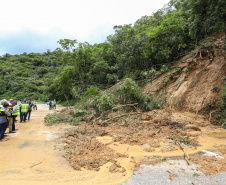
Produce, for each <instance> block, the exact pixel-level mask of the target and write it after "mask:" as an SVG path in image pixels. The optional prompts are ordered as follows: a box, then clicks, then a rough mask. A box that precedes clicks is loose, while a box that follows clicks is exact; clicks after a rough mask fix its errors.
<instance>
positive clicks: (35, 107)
mask: <svg viewBox="0 0 226 185" xmlns="http://www.w3.org/2000/svg"><path fill="white" fill-rule="evenodd" d="M35 109H36V110H37V109H38V108H37V102H36V101H35V102H34V110H35Z"/></svg>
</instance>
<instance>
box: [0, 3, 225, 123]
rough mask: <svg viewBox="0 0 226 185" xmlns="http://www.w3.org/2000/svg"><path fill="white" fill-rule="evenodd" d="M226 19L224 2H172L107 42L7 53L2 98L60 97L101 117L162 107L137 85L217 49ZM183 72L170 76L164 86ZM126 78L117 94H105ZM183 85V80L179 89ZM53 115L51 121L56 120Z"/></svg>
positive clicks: (72, 42)
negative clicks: (125, 108) (129, 106)
mask: <svg viewBox="0 0 226 185" xmlns="http://www.w3.org/2000/svg"><path fill="white" fill-rule="evenodd" d="M225 17H226V9H225V1H224V0H218V1H211V0H170V1H169V3H168V4H167V5H165V6H164V7H163V8H162V9H160V10H158V11H157V12H155V13H153V14H152V15H150V16H143V17H141V18H140V19H138V20H137V21H136V22H135V23H134V24H133V25H132V24H127V25H117V26H114V30H115V33H114V34H112V35H109V36H108V37H107V40H106V42H103V43H99V44H93V45H91V44H89V43H87V42H84V43H81V42H78V41H77V40H69V39H61V40H60V41H58V42H59V44H60V45H61V47H62V49H59V48H57V49H56V50H55V51H53V52H50V51H49V50H48V51H47V52H45V53H43V54H38V53H30V54H27V53H23V54H21V55H10V54H5V55H4V56H2V57H0V62H1V66H0V72H1V75H0V77H1V80H0V85H1V89H0V98H1V99H2V98H7V99H8V98H15V99H18V100H21V99H23V98H32V99H36V100H38V101H47V100H49V99H56V100H57V102H58V103H60V102H61V103H62V104H65V102H66V97H67V99H68V101H69V103H70V104H71V105H73V106H74V105H76V107H77V108H79V109H80V110H86V109H87V108H88V107H92V108H93V109H95V111H96V113H97V114H101V113H103V112H104V111H106V110H109V109H110V108H112V107H113V106H114V105H117V104H122V103H139V108H140V109H142V110H152V109H156V108H160V107H161V106H162V104H163V103H164V100H165V98H164V95H162V96H159V97H157V96H152V97H149V98H147V97H144V96H143V95H142V92H141V89H140V87H139V86H138V85H137V84H139V85H144V83H146V82H148V81H150V80H152V79H154V78H156V77H157V76H159V75H160V74H161V73H164V72H166V71H168V70H169V68H170V66H171V65H172V64H173V63H174V62H175V61H176V60H177V59H178V58H179V57H181V56H184V55H185V54H188V53H189V52H190V51H191V50H194V49H195V48H196V49H197V48H199V47H212V46H211V41H208V40H205V38H207V37H208V36H209V35H213V34H217V33H219V32H222V31H225V30H226V29H225V28H226V25H225V24H226V21H225ZM203 41H204V42H203ZM198 43H202V44H201V46H198ZM187 70H188V69H187ZM180 72H181V71H180V69H175V70H174V72H172V73H169V75H168V77H167V78H166V79H164V82H163V87H164V86H166V85H167V84H168V83H169V82H170V81H171V80H172V79H173V76H174V75H176V74H178V73H180ZM125 78H128V79H127V80H126V83H125V84H123V85H122V86H121V87H120V89H119V90H118V91H117V92H111V93H107V94H104V93H102V91H103V90H105V89H107V88H109V87H111V86H112V85H114V84H116V83H117V82H119V81H120V80H122V79H125ZM134 81H137V82H138V83H135V82H134ZM179 86H180V82H179V83H178V85H177V86H176V87H175V89H178V88H179ZM116 95H117V96H116ZM224 97H225V96H224ZM222 101H224V100H222ZM224 106H225V105H222V107H224ZM222 110H223V109H222ZM54 116H55V115H53V117H51V116H48V119H49V120H55V117H54ZM71 117H72V118H70V119H71V120H74V119H75V118H76V119H77V117H73V115H72V116H71ZM71 120H68V121H69V122H70V121H71ZM55 121H56V122H58V120H57V119H56V120H55ZM50 122H51V121H50Z"/></svg>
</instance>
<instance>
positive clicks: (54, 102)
mask: <svg viewBox="0 0 226 185" xmlns="http://www.w3.org/2000/svg"><path fill="white" fill-rule="evenodd" d="M53 107H54V108H55V109H56V100H55V99H54V100H53Z"/></svg>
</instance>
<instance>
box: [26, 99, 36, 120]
mask: <svg viewBox="0 0 226 185" xmlns="http://www.w3.org/2000/svg"><path fill="white" fill-rule="evenodd" d="M33 106H34V104H33V103H32V102H31V100H29V101H28V112H27V113H28V120H30V116H31V111H32V107H33Z"/></svg>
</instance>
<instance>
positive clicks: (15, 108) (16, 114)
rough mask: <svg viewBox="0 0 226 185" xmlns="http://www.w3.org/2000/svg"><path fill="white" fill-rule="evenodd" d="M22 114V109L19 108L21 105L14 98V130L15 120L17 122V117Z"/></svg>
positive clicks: (13, 129) (13, 127)
mask: <svg viewBox="0 0 226 185" xmlns="http://www.w3.org/2000/svg"><path fill="white" fill-rule="evenodd" d="M19 114H20V110H19V105H17V101H16V100H14V101H13V111H12V120H13V124H12V131H15V130H16V129H15V122H16V117H17V116H18V115H19Z"/></svg>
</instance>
